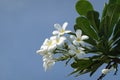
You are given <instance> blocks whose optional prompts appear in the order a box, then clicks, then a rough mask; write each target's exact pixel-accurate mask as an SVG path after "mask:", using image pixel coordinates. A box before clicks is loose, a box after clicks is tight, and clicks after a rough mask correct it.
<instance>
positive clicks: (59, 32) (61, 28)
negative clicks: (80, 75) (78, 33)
mask: <svg viewBox="0 0 120 80" xmlns="http://www.w3.org/2000/svg"><path fill="white" fill-rule="evenodd" d="M67 25H68V23H67V22H65V23H64V24H63V25H62V26H61V25H60V24H54V27H55V29H57V30H55V31H53V35H64V34H65V33H70V32H71V31H70V30H65V29H66V27H67Z"/></svg>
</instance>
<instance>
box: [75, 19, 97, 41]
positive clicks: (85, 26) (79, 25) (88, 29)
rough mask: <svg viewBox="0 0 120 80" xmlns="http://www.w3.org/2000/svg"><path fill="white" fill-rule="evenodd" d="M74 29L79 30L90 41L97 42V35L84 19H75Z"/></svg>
mask: <svg viewBox="0 0 120 80" xmlns="http://www.w3.org/2000/svg"><path fill="white" fill-rule="evenodd" d="M76 23H77V26H76V29H81V30H82V31H83V32H84V33H85V34H86V35H88V36H89V37H91V38H92V39H95V40H98V35H97V33H96V32H95V30H94V29H93V28H92V27H91V26H90V23H89V20H88V19H87V18H85V17H78V18H77V19H76Z"/></svg>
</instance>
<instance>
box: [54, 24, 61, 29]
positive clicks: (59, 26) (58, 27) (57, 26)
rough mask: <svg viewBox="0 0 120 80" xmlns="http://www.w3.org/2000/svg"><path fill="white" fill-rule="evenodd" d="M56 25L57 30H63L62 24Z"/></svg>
mask: <svg viewBox="0 0 120 80" xmlns="http://www.w3.org/2000/svg"><path fill="white" fill-rule="evenodd" d="M54 27H55V29H57V30H61V29H62V27H61V25H60V24H54Z"/></svg>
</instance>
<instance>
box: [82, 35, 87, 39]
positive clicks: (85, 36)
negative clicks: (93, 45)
mask: <svg viewBox="0 0 120 80" xmlns="http://www.w3.org/2000/svg"><path fill="white" fill-rule="evenodd" d="M86 39H89V37H88V36H87V35H83V36H82V37H81V40H86Z"/></svg>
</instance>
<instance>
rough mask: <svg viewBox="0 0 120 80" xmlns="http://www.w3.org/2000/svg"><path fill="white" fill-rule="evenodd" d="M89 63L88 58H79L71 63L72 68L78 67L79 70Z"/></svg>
mask: <svg viewBox="0 0 120 80" xmlns="http://www.w3.org/2000/svg"><path fill="white" fill-rule="evenodd" d="M90 64H91V60H90V59H89V58H83V59H79V60H77V61H75V62H73V63H72V64H71V67H72V68H79V70H83V69H86V68H87V67H88V66H89V65H90Z"/></svg>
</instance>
